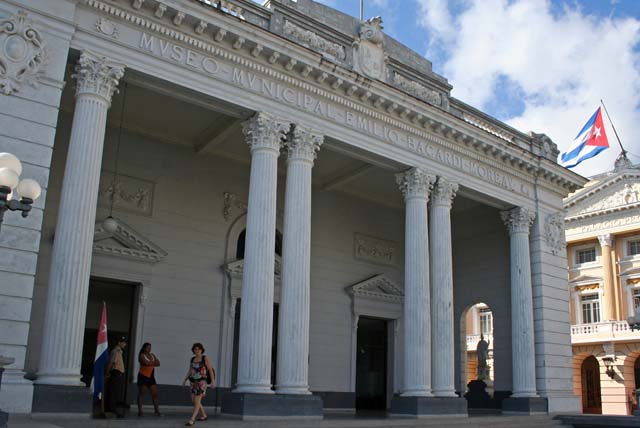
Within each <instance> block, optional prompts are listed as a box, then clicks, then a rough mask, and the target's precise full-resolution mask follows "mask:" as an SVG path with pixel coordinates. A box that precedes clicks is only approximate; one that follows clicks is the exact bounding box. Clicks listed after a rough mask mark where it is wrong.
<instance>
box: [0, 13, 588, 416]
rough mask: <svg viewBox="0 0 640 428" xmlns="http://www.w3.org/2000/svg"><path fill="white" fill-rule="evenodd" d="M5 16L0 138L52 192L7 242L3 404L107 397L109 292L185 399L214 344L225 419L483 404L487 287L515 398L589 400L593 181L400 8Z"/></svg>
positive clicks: (131, 369) (412, 411) (0, 244)
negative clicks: (435, 61)
mask: <svg viewBox="0 0 640 428" xmlns="http://www.w3.org/2000/svg"><path fill="white" fill-rule="evenodd" d="M0 20H1V23H0V44H1V45H2V49H0V61H1V63H2V64H3V67H0V88H1V89H2V91H1V92H2V93H1V94H0V97H1V98H0V99H1V100H2V102H0V151H3V152H11V153H13V154H15V155H17V156H18V157H19V158H20V159H21V160H22V161H23V164H24V168H25V172H26V173H28V174H30V176H33V177H36V178H37V180H38V181H39V183H40V184H41V185H42V187H43V189H44V192H43V197H41V198H40V199H39V200H38V201H37V202H36V204H35V206H34V209H33V211H32V213H31V214H30V215H29V217H27V218H21V217H20V216H19V215H18V214H15V213H8V214H7V215H6V216H5V222H4V224H3V226H2V231H1V234H0V255H1V257H0V275H1V276H0V278H1V284H2V285H1V286H0V295H1V300H0V301H1V304H0V311H1V312H2V314H1V316H0V319H1V320H2V321H1V323H2V326H3V327H2V329H0V354H2V355H7V356H11V357H13V358H14V363H13V364H12V365H10V366H8V367H7V370H6V371H5V375H4V378H3V381H2V388H1V390H0V407H1V408H2V409H8V410H10V411H14V412H52V411H65V412H70V411H76V412H88V411H89V408H90V400H91V396H90V390H89V388H88V387H87V385H88V384H90V382H91V370H92V361H93V356H94V352H95V340H96V339H95V337H96V329H97V326H98V316H99V315H98V314H99V311H100V308H101V307H102V302H103V301H104V302H106V306H107V318H108V328H109V334H110V336H111V337H115V336H117V335H121V334H125V335H128V336H129V337H130V349H129V352H128V354H127V378H128V379H129V381H130V382H131V383H132V382H133V381H134V379H135V374H136V370H137V367H136V361H135V360H136V358H135V356H136V354H137V350H138V349H139V348H140V346H141V345H142V344H143V343H144V342H150V343H151V344H152V346H153V351H154V353H155V354H156V355H158V357H159V359H160V360H161V362H162V365H161V367H159V368H158V369H157V374H156V377H157V380H158V383H159V384H160V387H159V388H160V395H161V400H162V402H163V403H167V404H183V403H185V393H184V391H183V389H182V387H181V386H179V385H180V382H181V380H182V377H183V376H184V372H185V370H186V367H187V365H188V362H189V358H190V355H191V354H190V348H191V344H192V343H193V342H202V343H204V345H205V348H206V353H207V355H209V356H210V358H211V360H212V361H213V362H214V367H215V369H216V372H217V373H218V385H217V387H218V392H219V394H217V397H218V398H219V402H218V403H215V404H217V405H220V406H221V408H222V412H223V413H228V414H235V415H239V416H242V417H244V418H260V417H313V418H315V417H322V413H323V411H324V410H327V409H333V410H343V411H353V410H355V409H360V408H376V409H386V410H388V411H390V412H391V413H392V414H402V415H409V416H422V415H428V414H443V413H445V414H466V402H465V401H464V400H463V399H461V398H459V395H460V394H463V393H464V384H465V383H466V382H465V381H466V379H464V377H463V375H462V373H463V372H464V370H461V369H460V367H464V365H466V363H465V362H464V361H461V360H462V355H463V353H464V351H465V350H466V334H465V330H464V328H463V324H464V323H463V322H462V319H463V316H464V315H465V314H466V313H467V310H468V309H469V308H470V307H472V306H473V305H475V304H477V303H480V302H484V303H486V304H487V305H488V306H489V307H490V308H491V310H492V315H493V317H494V319H495V324H494V326H495V327H494V332H493V337H494V341H495V346H494V348H493V360H494V367H493V375H494V379H493V387H494V389H495V390H496V391H500V392H501V394H502V395H503V396H505V397H508V398H506V399H505V400H504V401H503V404H502V405H503V409H504V410H505V411H507V412H527V413H536V412H557V411H571V410H575V411H579V410H580V400H579V397H578V396H577V395H576V394H575V393H574V387H573V385H574V380H573V377H572V372H571V370H569V369H570V368H571V366H572V352H571V344H570V337H569V322H570V318H569V305H568V302H569V293H568V292H567V274H566V258H565V251H564V239H563V234H562V228H561V227H560V228H558V224H559V223H558V219H562V218H563V217H564V216H563V214H562V209H563V205H562V200H563V198H564V197H566V196H567V195H568V194H569V193H570V192H573V191H575V190H576V189H577V188H578V187H580V186H582V185H583V184H584V183H585V181H586V180H584V179H583V178H582V177H580V176H578V175H576V174H574V173H572V172H570V171H568V170H566V169H564V168H561V167H560V166H558V165H557V163H556V161H555V159H556V157H557V154H558V151H557V148H556V146H555V144H554V143H553V142H552V141H551V140H550V139H549V138H547V137H546V136H545V135H544V134H535V133H530V134H525V133H522V132H519V131H517V130H515V129H513V128H511V127H509V126H507V125H505V124H503V123H501V122H499V121H497V120H495V119H493V118H492V117H490V116H488V115H486V114H484V113H482V112H481V111H478V110H477V109H475V108H473V107H471V106H469V105H467V104H465V103H464V102H463V101H461V100H458V99H456V98H454V97H451V96H450V92H451V89H452V87H451V85H450V84H449V83H448V82H447V80H446V79H445V78H444V77H442V76H439V75H437V74H436V73H434V72H433V71H432V69H431V63H430V62H429V61H427V60H426V59H424V58H422V57H421V56H420V55H418V54H416V53H414V52H412V51H410V50H409V49H407V48H406V47H404V46H403V45H402V44H401V43H399V42H398V41H396V40H394V39H392V38H390V37H389V36H387V35H385V34H384V32H383V28H382V20H381V19H380V18H372V19H369V20H367V21H360V20H358V19H355V18H353V17H350V16H347V15H344V14H342V13H340V12H337V11H335V10H333V9H331V8H328V7H326V6H324V5H321V4H319V3H315V2H313V1H311V0H297V1H293V0H279V1H275V0H271V1H267V2H265V4H264V5H258V4H256V3H254V2H251V1H247V0H229V1H226V0H223V1H204V0H203V1H197V0H58V1H55V2H53V1H48V0H47V1H45V0H1V1H0ZM561 223H562V222H561V221H560V224H561ZM214 397H215V396H214V395H210V396H208V398H207V400H209V401H208V403H209V404H214V403H213V400H214ZM128 398H129V399H131V400H132V399H133V396H132V395H131V394H128Z"/></svg>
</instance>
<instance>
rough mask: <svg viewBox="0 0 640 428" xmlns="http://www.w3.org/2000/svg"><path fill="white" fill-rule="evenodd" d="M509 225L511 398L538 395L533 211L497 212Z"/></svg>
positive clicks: (523, 209)
mask: <svg viewBox="0 0 640 428" xmlns="http://www.w3.org/2000/svg"><path fill="white" fill-rule="evenodd" d="M500 215H501V217H502V221H503V222H504V223H505V225H506V226H507V228H508V229H509V236H510V253H511V257H510V258H511V359H512V366H513V367H512V370H513V394H512V396H511V397H512V398H523V397H537V394H536V362H535V347H534V343H535V342H534V325H533V293H532V288H531V259H530V254H529V228H530V227H531V224H532V223H533V219H534V218H535V214H534V213H533V211H531V210H529V209H527V208H524V207H517V208H514V209H511V210H509V211H502V212H501V213H500Z"/></svg>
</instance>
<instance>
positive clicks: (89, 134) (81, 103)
mask: <svg viewBox="0 0 640 428" xmlns="http://www.w3.org/2000/svg"><path fill="white" fill-rule="evenodd" d="M123 75H124V66H123V65H122V64H117V63H114V62H112V61H111V60H109V59H107V58H104V57H99V56H97V55H94V54H92V53H88V52H84V53H82V55H80V59H79V61H78V64H77V65H76V69H75V74H74V75H73V77H74V78H75V79H76V81H77V87H76V106H75V111H74V114H73V125H72V128H71V140H70V142H69V151H68V154H67V163H66V166H65V171H64V179H63V183H62V195H61V197H60V209H59V211H58V223H57V225H56V231H55V239H54V243H53V254H52V256H51V271H50V274H49V289H48V292H47V303H46V304H47V307H46V313H45V319H44V331H43V334H42V337H43V341H42V350H41V351H40V355H41V358H40V366H39V374H38V380H37V383H42V384H54V385H83V384H81V383H80V364H81V357H82V346H83V338H84V324H85V318H86V312H87V296H88V293H89V276H90V270H91V255H92V252H93V251H92V249H93V233H94V228H95V221H96V205H97V201H98V186H99V183H100V168H101V164H102V152H103V146H104V135H105V130H106V122H107V110H109V107H110V105H111V98H112V96H113V94H114V92H115V91H116V89H117V86H118V81H119V80H120V79H121V78H122V76H123Z"/></svg>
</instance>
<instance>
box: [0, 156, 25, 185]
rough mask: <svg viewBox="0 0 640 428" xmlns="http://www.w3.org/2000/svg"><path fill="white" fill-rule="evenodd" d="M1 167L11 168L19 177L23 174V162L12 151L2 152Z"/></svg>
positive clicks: (0, 157)
mask: <svg viewBox="0 0 640 428" xmlns="http://www.w3.org/2000/svg"><path fill="white" fill-rule="evenodd" d="M0 168H9V169H10V170H12V171H13V172H15V173H16V175H17V176H18V177H20V174H22V163H20V160H19V159H18V158H17V157H15V156H14V155H12V154H11V153H0ZM14 187H15V186H14Z"/></svg>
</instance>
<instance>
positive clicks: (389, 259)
mask: <svg viewBox="0 0 640 428" xmlns="http://www.w3.org/2000/svg"><path fill="white" fill-rule="evenodd" d="M399 253H400V244H399V243H398V242H394V241H389V240H386V239H381V238H374V237H372V236H367V235H363V234H361V233H356V234H355V235H354V254H355V258H356V259H358V260H363V261H366V262H373V263H379V264H383V265H389V266H397V265H398V264H399Z"/></svg>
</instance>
